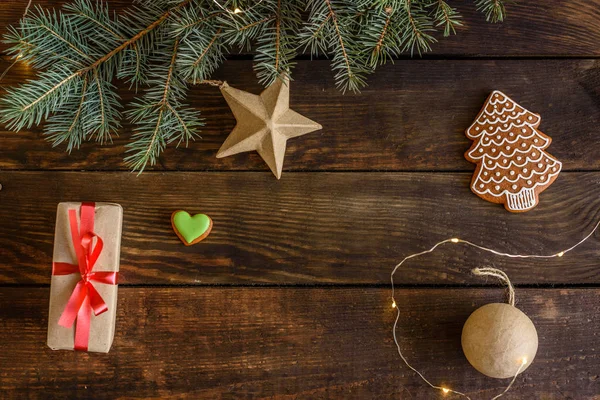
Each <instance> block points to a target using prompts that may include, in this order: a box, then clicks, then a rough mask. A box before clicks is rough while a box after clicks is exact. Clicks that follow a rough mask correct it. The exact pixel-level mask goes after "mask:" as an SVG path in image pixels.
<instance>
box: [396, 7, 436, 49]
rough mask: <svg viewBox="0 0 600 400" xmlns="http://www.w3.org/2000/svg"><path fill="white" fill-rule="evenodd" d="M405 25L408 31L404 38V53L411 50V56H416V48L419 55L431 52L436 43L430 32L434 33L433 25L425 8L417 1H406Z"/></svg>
mask: <svg viewBox="0 0 600 400" xmlns="http://www.w3.org/2000/svg"><path fill="white" fill-rule="evenodd" d="M404 9H405V20H406V21H408V23H405V25H406V29H405V30H404V34H403V36H402V41H403V43H404V48H403V49H402V50H403V51H407V50H409V49H410V54H411V55H413V54H414V50H415V48H416V49H417V52H418V53H419V54H422V53H425V52H427V51H430V50H431V44H432V43H434V42H436V39H435V38H434V37H433V36H431V35H430V34H429V33H428V32H433V31H434V30H435V29H434V28H433V23H432V21H431V19H430V18H429V16H428V15H427V13H426V10H425V6H424V5H423V4H422V3H421V2H419V1H415V0H406V5H405V7H404Z"/></svg>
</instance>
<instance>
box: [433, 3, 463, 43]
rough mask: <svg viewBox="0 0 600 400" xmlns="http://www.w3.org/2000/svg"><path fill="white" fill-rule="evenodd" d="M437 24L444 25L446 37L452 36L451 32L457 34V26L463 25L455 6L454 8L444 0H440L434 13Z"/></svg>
mask: <svg viewBox="0 0 600 400" xmlns="http://www.w3.org/2000/svg"><path fill="white" fill-rule="evenodd" d="M432 15H433V18H434V20H435V22H436V26H442V25H443V26H444V37H448V36H450V33H453V34H456V27H457V26H462V23H461V22H460V20H459V19H460V15H459V14H458V12H457V11H456V9H455V8H452V7H451V6H450V5H449V4H448V3H446V2H445V1H444V0H438V1H437V3H436V4H435V7H434V11H433V13H432Z"/></svg>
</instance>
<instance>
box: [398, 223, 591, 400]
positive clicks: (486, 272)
mask: <svg viewBox="0 0 600 400" xmlns="http://www.w3.org/2000/svg"><path fill="white" fill-rule="evenodd" d="M599 227H600V221H598V222H597V223H596V225H595V226H594V229H592V231H591V232H590V233H588V234H587V235H586V236H585V237H584V238H583V239H581V240H580V241H579V242H577V243H575V244H574V245H573V246H571V247H569V248H567V249H565V250H562V251H559V252H557V253H554V254H547V255H544V254H510V253H505V252H501V251H497V250H494V249H491V248H488V247H484V246H480V245H478V244H475V243H472V242H469V241H468V240H463V239H459V238H456V237H455V238H451V239H445V240H442V241H441V242H438V243H436V244H434V245H433V246H432V247H431V248H430V249H429V250H424V251H421V252H419V253H414V254H411V255H409V256H406V257H405V258H404V259H403V260H402V261H400V262H399V263H398V264H397V265H396V267H395V268H394V269H393V270H392V273H391V274H390V280H391V283H392V308H394V309H396V319H395V320H394V326H393V330H392V335H393V337H394V343H395V344H396V349H397V351H398V355H399V356H400V358H401V359H402V361H403V362H404V364H405V365H406V366H407V367H408V368H409V369H410V370H412V371H413V372H414V373H416V374H417V375H418V376H419V377H420V378H421V380H423V382H425V383H426V384H427V385H429V386H430V387H431V388H432V389H436V390H439V391H441V392H443V393H444V394H448V393H452V394H456V395H459V396H462V397H464V398H466V399H467V400H471V398H470V397H469V396H468V395H467V394H465V393H462V392H459V391H457V390H453V389H450V388H447V387H444V386H439V385H435V384H433V383H431V382H430V381H429V380H428V379H427V378H426V377H425V376H424V375H423V373H421V372H420V371H419V370H417V369H416V368H415V367H413V366H412V365H411V364H410V363H409V362H408V360H407V359H406V358H405V357H404V354H403V353H402V349H401V348H400V342H399V341H398V336H397V334H396V329H397V327H398V322H399V321H400V309H399V307H398V304H397V303H396V299H395V297H394V295H395V287H394V274H395V273H396V272H397V271H398V269H399V268H400V267H401V266H402V265H403V264H404V263H405V262H406V261H408V260H410V259H412V258H416V257H420V256H422V255H425V254H428V253H433V252H434V251H435V250H436V249H437V248H438V247H439V246H441V245H443V244H446V243H451V244H459V243H461V244H464V245H467V246H470V247H474V248H476V249H479V250H482V251H485V252H488V253H492V254H495V255H497V256H500V257H507V258H535V259H537V258H543V259H548V258H556V257H562V256H564V255H565V254H566V253H568V252H570V251H571V250H574V249H575V248H577V247H579V246H580V245H581V244H583V243H584V242H585V241H587V240H588V239H589V238H590V237H592V236H593V235H594V233H596V231H597V230H598V228H599ZM471 272H472V273H473V274H474V275H478V276H493V277H495V278H498V279H500V281H502V282H503V283H504V284H506V286H507V287H508V303H509V304H510V305H511V306H513V307H514V305H515V288H514V286H513V285H512V283H511V282H510V279H509V278H508V275H506V273H505V272H504V271H501V270H499V269H497V268H491V267H483V268H475V269H473V270H472V271H471ZM528 362H529V360H528V359H527V358H525V357H523V358H522V359H521V362H520V365H519V367H518V369H517V371H516V373H515V375H514V376H513V378H512V380H511V381H510V383H509V384H508V386H507V387H506V388H505V389H504V391H502V392H501V393H500V394H498V395H496V396H494V397H493V398H492V399H491V400H496V399H498V398H500V397H502V396H504V394H506V392H508V390H509V389H510V388H511V387H512V386H513V384H514V383H515V381H516V379H517V376H518V375H519V374H520V373H521V371H522V370H523V369H524V368H525V366H526V365H527V363H528Z"/></svg>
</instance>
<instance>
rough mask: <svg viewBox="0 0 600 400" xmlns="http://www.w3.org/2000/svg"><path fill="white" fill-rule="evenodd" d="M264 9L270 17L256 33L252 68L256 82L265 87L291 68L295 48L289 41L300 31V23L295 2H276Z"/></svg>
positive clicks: (292, 0)
mask: <svg viewBox="0 0 600 400" xmlns="http://www.w3.org/2000/svg"><path fill="white" fill-rule="evenodd" d="M265 8H266V9H265V10H264V13H267V14H268V15H272V16H273V18H272V19H268V21H266V22H264V23H263V24H262V27H261V30H260V31H259V32H258V34H257V43H258V47H257V48H256V52H257V54H256V57H255V58H254V61H255V64H254V69H255V71H256V73H257V76H258V79H259V82H261V83H262V84H264V85H266V86H268V85H270V84H272V83H273V82H274V81H275V80H276V79H279V78H281V76H282V74H285V73H288V72H289V71H290V70H291V69H292V68H293V67H294V65H295V63H294V62H293V61H292V60H293V59H294V58H295V57H296V48H297V45H296V43H294V42H293V41H292V40H291V38H292V37H294V36H296V35H297V34H298V32H299V31H300V29H301V25H302V20H301V16H300V10H301V9H300V5H299V3H298V2H297V1H295V0H283V1H282V0H276V2H275V1H274V2H273V3H272V4H266V5H265Z"/></svg>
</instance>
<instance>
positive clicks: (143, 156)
mask: <svg viewBox="0 0 600 400" xmlns="http://www.w3.org/2000/svg"><path fill="white" fill-rule="evenodd" d="M179 48H180V39H179V38H176V39H175V41H174V43H173V45H172V48H171V57H170V59H168V60H162V56H160V55H158V54H157V55H156V60H154V61H155V63H160V62H164V63H163V64H161V65H159V66H157V67H155V69H154V70H153V71H152V72H151V73H150V76H151V80H150V83H151V84H152V85H153V86H152V87H151V88H150V89H148V90H147V91H146V94H145V95H144V97H143V98H142V99H141V100H139V101H136V102H134V103H133V104H132V105H131V106H132V109H131V110H130V111H129V112H128V116H129V118H130V119H131V121H132V122H133V123H134V124H136V128H135V132H134V134H133V136H132V139H133V141H132V142H131V143H129V144H128V145H127V152H128V153H131V155H129V156H127V157H126V158H125V162H126V163H127V165H128V166H129V167H130V168H131V169H133V170H134V171H135V170H136V171H139V172H140V173H141V172H142V171H143V170H144V169H145V168H146V166H147V165H148V164H150V165H154V164H156V161H157V160H158V158H159V156H160V154H161V153H162V152H163V151H164V149H165V147H166V145H167V144H169V143H172V142H174V141H178V143H181V142H185V143H186V145H187V143H188V141H189V140H190V139H193V138H194V137H195V136H196V135H197V133H196V132H197V129H198V128H199V127H201V126H202V125H203V123H202V122H201V120H200V118H199V113H198V112H196V111H195V110H193V109H190V108H186V107H185V106H183V105H182V104H181V103H180V101H181V100H182V99H183V98H185V95H186V90H187V87H186V84H185V80H184V79H183V78H182V76H181V75H180V74H179V73H178V70H177V57H178V51H179ZM161 53H166V49H164V50H163V51H161Z"/></svg>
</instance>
